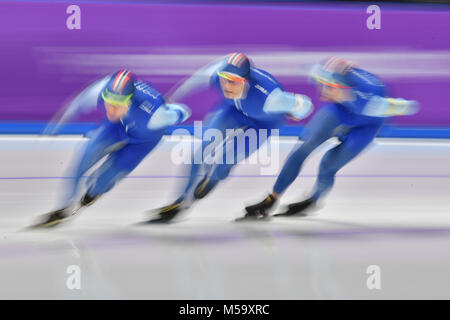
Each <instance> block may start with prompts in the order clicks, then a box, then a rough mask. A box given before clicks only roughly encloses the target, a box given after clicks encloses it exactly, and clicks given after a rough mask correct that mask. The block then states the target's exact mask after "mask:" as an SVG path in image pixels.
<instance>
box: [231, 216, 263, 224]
mask: <svg viewBox="0 0 450 320" xmlns="http://www.w3.org/2000/svg"><path fill="white" fill-rule="evenodd" d="M270 220H271V217H270V216H269V215H267V216H263V217H252V216H250V217H247V216H243V217H239V218H236V219H234V220H233V222H238V223H243V222H244V223H245V222H261V221H270Z"/></svg>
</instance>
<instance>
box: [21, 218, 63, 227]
mask: <svg viewBox="0 0 450 320" xmlns="http://www.w3.org/2000/svg"><path fill="white" fill-rule="evenodd" d="M67 220H69V218H65V219H58V220H53V221H49V222H40V223H36V224H33V225H31V226H29V227H27V228H26V229H28V230H33V229H50V228H54V227H56V226H57V225H59V224H61V223H63V222H66V221H67Z"/></svg>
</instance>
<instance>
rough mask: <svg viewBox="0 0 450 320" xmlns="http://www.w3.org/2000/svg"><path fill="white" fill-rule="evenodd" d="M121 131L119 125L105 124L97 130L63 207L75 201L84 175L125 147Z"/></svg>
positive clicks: (80, 161) (83, 155) (84, 152)
mask: <svg viewBox="0 0 450 320" xmlns="http://www.w3.org/2000/svg"><path fill="white" fill-rule="evenodd" d="M119 130H120V128H119V127H118V125H117V124H112V123H105V124H104V125H102V126H101V127H100V128H99V129H97V131H96V132H95V133H94V136H93V137H92V138H91V139H90V140H89V141H88V143H87V145H86V146H85V148H84V151H83V154H82V156H81V158H80V159H78V163H77V166H76V168H75V170H74V179H73V180H72V181H71V184H70V189H69V192H68V193H67V195H66V196H65V198H64V199H63V203H62V207H66V206H69V205H70V204H71V202H72V201H73V198H74V197H75V195H76V194H77V191H78V188H79V184H80V180H81V178H82V176H83V174H84V173H86V171H88V170H89V169H90V168H91V167H92V166H93V165H95V164H96V163H97V162H98V161H100V160H101V159H102V158H103V157H105V156H106V155H107V154H109V153H111V152H113V151H114V150H117V149H119V148H121V147H122V146H123V145H124V143H125V142H123V141H121V137H120V134H119Z"/></svg>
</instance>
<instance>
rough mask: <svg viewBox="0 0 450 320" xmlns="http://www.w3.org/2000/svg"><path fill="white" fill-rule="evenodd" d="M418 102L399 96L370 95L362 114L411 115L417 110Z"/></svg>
mask: <svg viewBox="0 0 450 320" xmlns="http://www.w3.org/2000/svg"><path fill="white" fill-rule="evenodd" d="M419 108H420V106H419V103H418V102H417V101H414V100H405V99H401V98H384V97H380V96H374V97H372V98H371V99H370V100H369V101H368V102H367V104H366V105H365V106H364V109H363V110H362V114H363V115H366V116H371V117H392V116H403V115H412V114H415V113H417V112H418V111H419Z"/></svg>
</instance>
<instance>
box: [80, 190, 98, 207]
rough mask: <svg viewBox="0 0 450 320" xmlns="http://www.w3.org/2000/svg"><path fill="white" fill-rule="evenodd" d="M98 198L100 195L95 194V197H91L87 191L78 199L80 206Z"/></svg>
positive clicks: (86, 205)
mask: <svg viewBox="0 0 450 320" xmlns="http://www.w3.org/2000/svg"><path fill="white" fill-rule="evenodd" d="M98 198H100V195H96V196H95V197H91V196H90V195H89V194H88V193H85V194H84V196H83V197H82V198H81V200H80V207H89V206H90V205H92V204H93V203H94V202H95V201H97V199H98Z"/></svg>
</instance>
